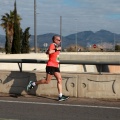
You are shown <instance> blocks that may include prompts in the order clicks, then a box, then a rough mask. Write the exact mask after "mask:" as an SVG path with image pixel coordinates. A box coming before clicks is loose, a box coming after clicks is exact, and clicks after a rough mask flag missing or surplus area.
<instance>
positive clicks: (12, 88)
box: [0, 71, 120, 99]
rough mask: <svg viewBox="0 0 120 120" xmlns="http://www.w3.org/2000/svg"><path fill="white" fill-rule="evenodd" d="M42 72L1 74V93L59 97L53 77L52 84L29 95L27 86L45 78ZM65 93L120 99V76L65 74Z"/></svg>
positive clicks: (37, 87)
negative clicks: (31, 81) (31, 82)
mask: <svg viewBox="0 0 120 120" xmlns="http://www.w3.org/2000/svg"><path fill="white" fill-rule="evenodd" d="M45 75H46V74H45V73H40V72H18V71H11V72H9V71H1V72H0V93H11V94H21V95H26V94H33V95H37V96H41V95H47V96H53V95H54V96H57V95H58V91H57V85H56V83H57V81H56V79H55V78H54V77H53V79H52V80H51V82H50V84H47V85H43V84H42V85H39V86H36V87H35V88H33V89H32V90H31V91H30V92H29V93H28V92H27V91H26V86H27V84H28V83H29V81H30V80H33V81H38V80H40V79H42V78H44V77H45ZM62 78H63V93H64V94H65V95H69V96H71V97H84V98H85V97H86V98H112V99H120V92H119V91H120V87H119V86H120V75H119V74H116V75H113V74H112V75H110V74H104V75H98V74H75V73H63V72H62Z"/></svg>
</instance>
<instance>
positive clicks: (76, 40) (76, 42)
mask: <svg viewBox="0 0 120 120" xmlns="http://www.w3.org/2000/svg"><path fill="white" fill-rule="evenodd" d="M75 21H76V34H75V44H76V52H77V19H75Z"/></svg>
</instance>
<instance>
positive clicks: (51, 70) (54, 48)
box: [27, 35, 69, 101]
mask: <svg viewBox="0 0 120 120" xmlns="http://www.w3.org/2000/svg"><path fill="white" fill-rule="evenodd" d="M52 41H53V43H51V44H50V46H49V48H48V50H47V52H46V54H48V55H49V60H48V62H47V65H46V79H42V80H39V81H36V82H33V81H30V82H29V84H28V86H27V91H29V90H30V89H32V88H33V87H35V86H36V85H39V84H49V83H50V81H51V79H52V76H53V75H54V76H55V78H56V79H57V88H58V93H59V96H58V101H64V100H66V99H68V98H69V97H68V96H65V95H63V94H62V77H61V74H60V70H59V54H60V51H61V47H60V43H61V40H60V36H58V35H55V36H53V38H52Z"/></svg>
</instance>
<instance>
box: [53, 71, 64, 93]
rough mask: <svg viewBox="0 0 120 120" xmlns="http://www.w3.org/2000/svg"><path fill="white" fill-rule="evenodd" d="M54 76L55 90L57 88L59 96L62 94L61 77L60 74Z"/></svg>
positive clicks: (56, 73)
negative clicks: (55, 81)
mask: <svg viewBox="0 0 120 120" xmlns="http://www.w3.org/2000/svg"><path fill="white" fill-rule="evenodd" d="M54 76H55V77H56V79H57V88H58V93H59V94H61V93H62V77H61V74H60V72H55V73H54Z"/></svg>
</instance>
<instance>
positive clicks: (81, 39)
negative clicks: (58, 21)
mask: <svg viewBox="0 0 120 120" xmlns="http://www.w3.org/2000/svg"><path fill="white" fill-rule="evenodd" d="M53 35H55V33H47V34H43V35H38V36H37V46H38V47H44V46H43V44H44V43H48V44H50V43H51V42H52V36H53ZM76 41H77V44H79V45H80V46H87V45H88V44H89V45H92V44H101V43H109V44H114V42H115V43H120V34H116V33H112V32H110V31H106V30H100V31H97V32H95V33H94V32H92V31H82V32H78V33H75V34H70V35H68V36H62V46H63V47H67V46H69V45H73V44H76ZM4 44H5V36H4V35H0V46H4ZM30 46H31V47H33V46H34V35H31V38H30Z"/></svg>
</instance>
